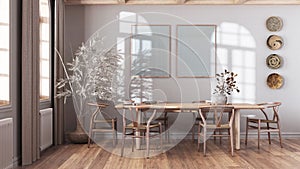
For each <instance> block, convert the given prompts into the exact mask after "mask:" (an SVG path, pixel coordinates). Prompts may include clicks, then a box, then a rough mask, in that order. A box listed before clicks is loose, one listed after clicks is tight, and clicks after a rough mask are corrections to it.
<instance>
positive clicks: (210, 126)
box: [200, 124, 230, 129]
mask: <svg viewBox="0 0 300 169" xmlns="http://www.w3.org/2000/svg"><path fill="white" fill-rule="evenodd" d="M200 125H201V126H204V124H200ZM206 128H207V129H230V126H229V124H221V125H220V126H216V125H214V124H207V125H206Z"/></svg>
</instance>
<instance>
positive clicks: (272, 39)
mask: <svg viewBox="0 0 300 169" xmlns="http://www.w3.org/2000/svg"><path fill="white" fill-rule="evenodd" d="M267 46H268V47H269V48H270V49H271V50H277V49H280V48H281V47H282V46H283V40H282V38H281V37H280V36H278V35H270V36H269V37H268V40H267Z"/></svg>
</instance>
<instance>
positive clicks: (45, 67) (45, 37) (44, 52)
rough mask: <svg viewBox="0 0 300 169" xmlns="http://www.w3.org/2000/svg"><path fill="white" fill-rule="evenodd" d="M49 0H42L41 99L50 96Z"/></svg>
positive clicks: (47, 98)
mask: <svg viewBox="0 0 300 169" xmlns="http://www.w3.org/2000/svg"><path fill="white" fill-rule="evenodd" d="M49 14H50V13H49V5H48V0H40V100H49V98H50V68H51V67H50V52H49V51H50V43H49V39H50V29H49Z"/></svg>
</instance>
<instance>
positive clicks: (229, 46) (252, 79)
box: [217, 22, 256, 103]
mask: <svg viewBox="0 0 300 169" xmlns="http://www.w3.org/2000/svg"><path fill="white" fill-rule="evenodd" d="M217 38H218V53H217V56H218V61H217V62H218V70H217V72H222V71H223V70H224V69H229V70H231V71H233V72H235V73H237V74H238V77H237V84H238V87H239V89H240V91H241V92H240V93H233V95H232V102H248V103H255V100H256V97H255V94H256V88H255V83H256V53H255V48H256V43H255V39H254V37H253V36H252V35H251V33H250V31H249V30H247V28H245V27H244V26H242V25H239V24H236V23H230V22H224V23H222V24H221V25H220V26H219V29H218V36H217Z"/></svg>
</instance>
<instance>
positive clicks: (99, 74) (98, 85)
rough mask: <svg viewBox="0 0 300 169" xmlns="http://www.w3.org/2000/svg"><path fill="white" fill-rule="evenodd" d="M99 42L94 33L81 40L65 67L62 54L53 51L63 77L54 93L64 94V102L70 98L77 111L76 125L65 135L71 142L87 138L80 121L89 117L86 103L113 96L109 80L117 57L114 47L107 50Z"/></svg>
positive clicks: (106, 100) (116, 66)
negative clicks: (60, 64)
mask: <svg viewBox="0 0 300 169" xmlns="http://www.w3.org/2000/svg"><path fill="white" fill-rule="evenodd" d="M102 46H103V38H99V37H97V36H96V37H95V38H93V39H91V40H89V41H88V42H86V43H85V44H82V45H81V46H80V47H79V48H78V50H77V51H76V52H75V54H74V57H73V60H72V62H70V63H67V66H68V71H67V68H66V66H65V65H64V63H63V60H62V56H61V55H60V54H59V52H57V53H58V56H59V58H60V60H61V62H62V65H63V69H64V72H65V77H64V78H62V79H59V80H58V83H57V84H56V88H57V89H59V92H58V93H57V94H56V97H57V98H64V103H66V98H67V97H72V99H73V105H74V108H75V111H76V114H77V127H76V130H75V131H74V132H71V133H69V134H68V135H69V139H70V141H72V142H75V143H85V142H86V141H87V136H86V134H85V133H84V132H83V130H82V128H81V127H82V126H81V125H80V124H83V122H84V121H85V118H86V117H89V114H88V113H87V112H89V111H88V109H89V108H88V107H87V104H88V103H89V102H99V101H103V102H105V103H107V102H108V101H110V100H112V97H113V96H112V81H113V77H114V74H115V72H116V69H117V68H118V66H119V62H120V58H121V57H120V55H119V54H118V52H117V50H116V49H115V47H112V48H110V49H108V50H107V49H104V48H103V47H102ZM83 135H84V136H83ZM73 138H75V139H73ZM72 139H73V140H72ZM76 139H77V140H76Z"/></svg>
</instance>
